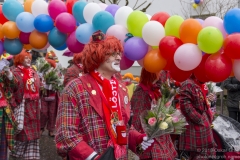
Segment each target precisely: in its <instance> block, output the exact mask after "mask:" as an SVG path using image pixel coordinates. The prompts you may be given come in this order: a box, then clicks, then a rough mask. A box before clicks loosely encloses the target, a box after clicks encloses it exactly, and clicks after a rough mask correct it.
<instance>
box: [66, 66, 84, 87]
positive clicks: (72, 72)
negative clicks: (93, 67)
mask: <svg viewBox="0 0 240 160" xmlns="http://www.w3.org/2000/svg"><path fill="white" fill-rule="evenodd" d="M81 73H83V70H82V69H81V68H79V67H78V66H77V65H76V64H73V65H72V66H71V67H69V68H68V69H67V72H66V73H65V75H64V81H63V85H64V86H66V85H67V84H68V83H69V82H70V81H72V80H73V79H75V78H78V77H79V74H81Z"/></svg>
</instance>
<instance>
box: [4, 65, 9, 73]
mask: <svg viewBox="0 0 240 160" xmlns="http://www.w3.org/2000/svg"><path fill="white" fill-rule="evenodd" d="M3 70H4V71H5V72H6V73H7V74H9V73H10V72H11V71H10V68H9V67H8V66H5V67H4V68H3Z"/></svg>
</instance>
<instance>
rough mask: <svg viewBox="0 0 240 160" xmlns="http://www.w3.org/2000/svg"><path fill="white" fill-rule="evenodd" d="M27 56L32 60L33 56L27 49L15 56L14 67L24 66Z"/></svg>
mask: <svg viewBox="0 0 240 160" xmlns="http://www.w3.org/2000/svg"><path fill="white" fill-rule="evenodd" d="M26 56H27V57H29V58H30V59H31V60H32V55H31V54H30V53H29V52H27V51H26V50H25V49H23V50H22V51H21V53H19V54H18V55H16V56H13V63H14V66H18V65H22V63H23V61H24V59H25V57H26Z"/></svg>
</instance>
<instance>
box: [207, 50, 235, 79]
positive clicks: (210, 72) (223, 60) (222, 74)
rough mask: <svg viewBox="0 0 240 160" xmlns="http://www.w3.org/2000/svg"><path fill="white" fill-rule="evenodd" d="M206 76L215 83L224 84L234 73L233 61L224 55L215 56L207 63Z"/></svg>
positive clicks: (209, 58)
mask: <svg viewBox="0 0 240 160" xmlns="http://www.w3.org/2000/svg"><path fill="white" fill-rule="evenodd" d="M205 71H206V76H207V77H208V78H209V79H210V80H211V81H213V82H222V81H224V80H225V79H227V78H228V77H229V76H230V74H231V72H232V60H231V59H230V58H228V57H227V56H226V55H224V54H220V53H217V54H213V55H211V56H209V57H208V59H207V60H206V62H205Z"/></svg>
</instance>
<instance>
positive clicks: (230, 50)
mask: <svg viewBox="0 0 240 160" xmlns="http://www.w3.org/2000/svg"><path fill="white" fill-rule="evenodd" d="M223 46H224V47H223V49H224V54H225V55H226V56H228V57H229V58H231V59H240V33H235V34H231V35H228V36H227V37H226V39H225V41H224V44H223Z"/></svg>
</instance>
